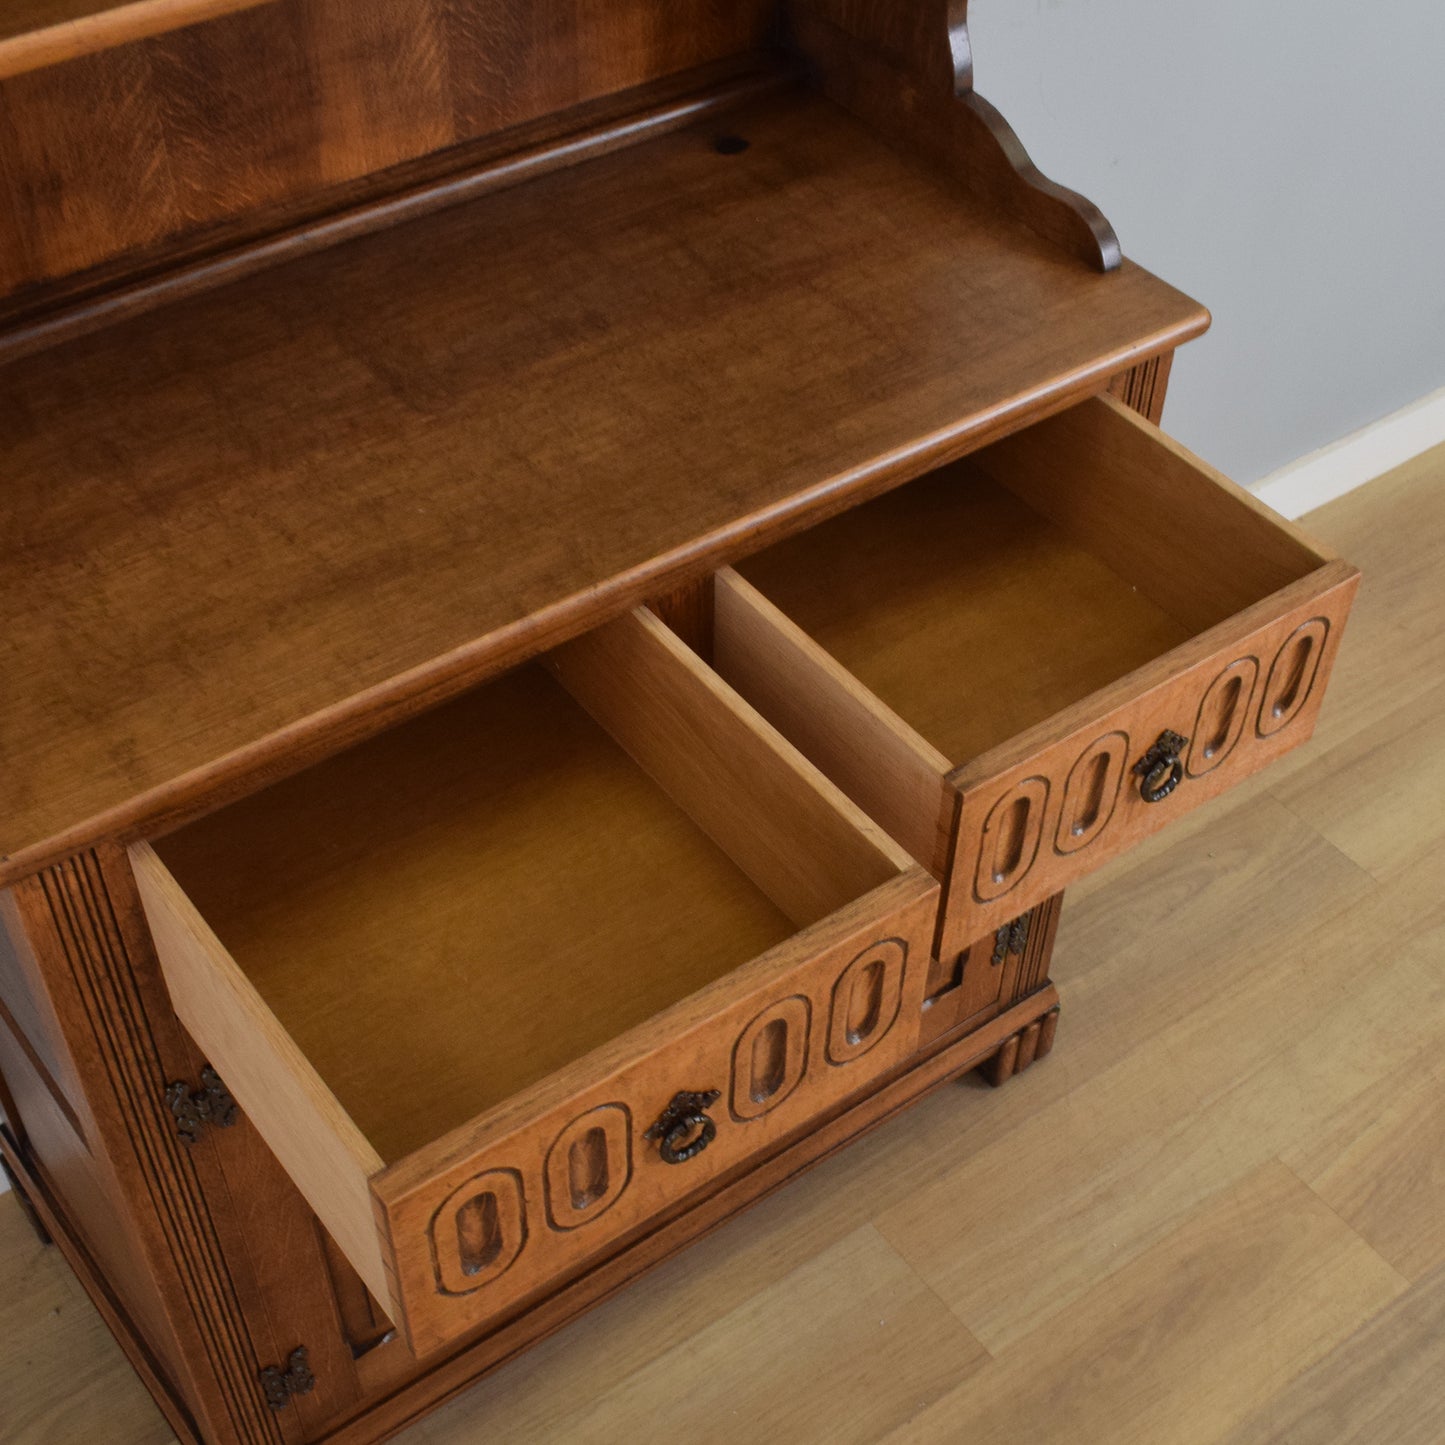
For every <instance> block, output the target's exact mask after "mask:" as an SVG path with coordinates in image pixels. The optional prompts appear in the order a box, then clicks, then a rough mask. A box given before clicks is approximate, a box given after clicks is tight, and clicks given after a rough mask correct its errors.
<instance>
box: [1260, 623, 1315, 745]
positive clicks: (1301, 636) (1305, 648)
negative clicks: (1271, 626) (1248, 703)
mask: <svg viewBox="0 0 1445 1445" xmlns="http://www.w3.org/2000/svg"><path fill="white" fill-rule="evenodd" d="M1329 635H1330V624H1329V621H1328V619H1327V618H1324V617H1312V618H1310V620H1309V621H1308V622H1306V623H1303V624H1302V625H1301V626H1299V627H1297V628H1295V630H1294V631H1293V632H1292V633H1290V635H1289V637H1288V638H1286V639H1285V642H1284V645H1283V646H1282V647H1281V648H1280V650H1279V651H1278V652H1277V653H1276V654H1275V658H1274V662H1273V663H1271V664H1270V669H1269V679H1268V681H1266V683H1265V685H1264V695H1263V696H1262V697H1261V698H1260V700H1259V723H1258V731H1259V735H1260V737H1262V738H1267V737H1271V736H1273V735H1274V734H1275V733H1277V732H1282V731H1283V730H1284V729H1285V728H1287V727H1288V726H1289V725H1290V724H1291V723H1292V722H1293V721H1294V720H1295V718H1297V717H1298V716H1299V712H1300V709H1301V708H1302V707H1303V706H1304V705H1305V703H1306V702H1307V701H1308V700H1309V695H1310V693H1311V692H1312V691H1313V690H1314V685H1315V678H1316V677H1318V676H1319V671H1320V663H1321V662H1323V661H1324V655H1325V639H1326V638H1327V637H1329Z"/></svg>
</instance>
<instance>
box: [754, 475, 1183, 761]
mask: <svg viewBox="0 0 1445 1445" xmlns="http://www.w3.org/2000/svg"><path fill="white" fill-rule="evenodd" d="M738 570H739V571H740V572H741V573H742V575H743V576H744V577H745V578H746V579H747V580H748V581H749V582H751V583H753V584H754V586H756V587H757V588H758V589H759V591H761V592H762V593H763V594H764V595H765V596H766V597H767V598H768V599H769V600H770V601H772V602H773V603H774V604H775V605H776V606H777V607H778V608H780V609H781V610H782V611H783V612H784V613H786V614H787V616H788V617H790V618H791V619H792V620H793V621H794V622H796V623H797V624H798V625H799V626H800V627H801V628H802V629H803V631H804V632H806V633H807V634H808V635H809V636H810V637H812V638H813V639H814V640H815V641H816V642H817V643H819V644H820V645H821V646H822V647H823V648H824V649H825V650H826V651H827V652H829V653H830V654H831V655H832V656H833V657H834V658H836V659H837V661H838V662H839V663H841V664H842V666H843V667H844V668H846V669H847V671H848V672H850V673H851V674H852V675H853V676H854V677H856V678H857V679H858V680H859V681H860V682H861V683H862V684H863V685H864V686H865V687H867V688H868V689H869V690H870V691H871V692H872V693H873V694H874V695H875V696H876V697H878V698H879V699H881V700H882V701H883V702H885V703H886V704H887V705H888V706H889V707H890V708H891V709H892V710H893V711H894V712H895V713H896V714H897V715H898V716H899V717H901V718H902V719H903V720H904V721H905V722H907V723H908V724H909V725H910V726H911V727H913V728H914V729H916V730H917V732H918V733H920V734H921V735H922V736H923V737H924V738H925V739H927V741H928V742H929V743H930V744H931V745H932V746H933V747H935V748H937V749H938V750H939V752H941V753H942V754H944V755H945V756H946V757H947V758H949V759H950V760H952V761H955V762H957V761H962V760H964V759H967V758H971V757H974V756H976V755H978V754H979V753H983V752H986V751H987V750H988V749H989V748H990V747H993V746H994V745H996V744H998V743H1000V742H1003V741H1004V740H1005V739H1007V738H1010V737H1012V736H1013V735H1014V734H1015V733H1018V732H1022V731H1023V730H1024V729H1025V728H1028V727H1032V726H1033V725H1034V724H1035V723H1037V722H1040V721H1042V720H1043V719H1044V718H1047V717H1049V716H1051V715H1052V714H1053V713H1055V712H1057V711H1058V710H1059V709H1060V708H1063V707H1067V706H1068V705H1069V704H1070V703H1073V702H1077V701H1078V700H1079V699H1080V698H1083V697H1087V696H1088V695H1089V693H1091V692H1093V691H1095V689H1097V688H1098V687H1100V686H1102V685H1104V684H1105V683H1108V682H1110V681H1112V680H1113V679H1115V678H1118V677H1122V676H1123V675H1124V674H1125V673H1128V672H1131V671H1133V669H1134V668H1136V667H1139V666H1141V665H1143V664H1144V663H1146V662H1148V661H1149V660H1150V659H1152V658H1155V657H1158V656H1159V654H1160V653H1162V652H1167V651H1168V650H1169V649H1170V648H1171V647H1174V646H1176V645H1177V644H1179V643H1180V642H1183V641H1184V640H1185V639H1186V638H1187V637H1188V636H1189V630H1188V628H1187V627H1185V626H1184V625H1183V624H1182V623H1181V622H1180V621H1179V620H1178V619H1177V618H1175V617H1173V616H1171V615H1170V613H1169V612H1168V611H1167V610H1166V609H1165V608H1164V607H1162V606H1160V605H1159V604H1158V603H1157V602H1155V601H1154V600H1153V599H1152V598H1150V597H1148V596H1146V595H1145V594H1144V593H1143V592H1141V591H1139V589H1138V588H1137V587H1135V586H1134V585H1133V584H1132V583H1131V582H1130V581H1129V580H1128V579H1127V578H1125V577H1123V576H1121V575H1119V573H1117V572H1115V571H1113V570H1112V569H1111V568H1110V567H1109V566H1108V565H1107V564H1106V563H1104V562H1103V561H1101V560H1100V559H1099V558H1098V557H1097V556H1096V555H1095V554H1094V553H1093V552H1091V551H1090V550H1089V548H1088V547H1087V546H1085V545H1084V544H1083V543H1082V542H1081V541H1080V540H1079V539H1078V538H1077V537H1075V536H1073V535H1071V534H1070V532H1069V531H1068V530H1067V529H1066V528H1064V527H1061V526H1058V525H1056V524H1055V523H1053V522H1051V521H1050V520H1049V519H1048V518H1047V517H1045V516H1042V515H1040V514H1039V513H1037V512H1035V511H1033V510H1032V509H1031V508H1030V507H1029V506H1028V504H1027V503H1026V502H1024V501H1023V500H1022V499H1020V498H1019V497H1018V496H1016V495H1015V494H1014V493H1013V492H1012V491H1010V490H1009V488H1008V487H1007V486H1005V485H1004V484H1003V483H1001V482H999V481H996V480H995V479H994V478H993V477H992V476H990V475H989V473H988V472H987V471H986V470H985V469H984V468H983V467H982V466H980V465H978V464H977V463H975V462H972V461H964V462H960V463H957V464H956V465H954V466H950V467H945V468H943V469H942V470H941V471H938V472H934V473H932V474H930V475H929V476H927V477H924V478H921V479H920V480H919V481H916V482H913V483H911V484H909V485H908V486H905V487H902V488H900V489H899V490H898V491H896V492H890V493H889V494H888V495H887V496H884V497H880V498H879V499H878V500H877V501H875V502H872V503H869V504H868V505H865V506H862V507H859V508H857V509H855V510H854V511H852V512H848V513H845V514H844V515H843V516H841V517H837V518H835V519H834V520H833V521H831V522H827V523H824V524H823V525H822V526H820V527H818V528H815V529H814V530H813V531H811V532H807V533H804V534H803V535H801V536H799V537H795V538H793V539H791V540H789V541H787V542H785V543H783V544H781V545H780V546H777V547H774V548H772V549H770V550H769V551H767V552H764V553H762V554H761V555H759V556H756V557H753V558H750V559H749V560H748V561H746V562H743V563H741V564H740V565H739V567H738Z"/></svg>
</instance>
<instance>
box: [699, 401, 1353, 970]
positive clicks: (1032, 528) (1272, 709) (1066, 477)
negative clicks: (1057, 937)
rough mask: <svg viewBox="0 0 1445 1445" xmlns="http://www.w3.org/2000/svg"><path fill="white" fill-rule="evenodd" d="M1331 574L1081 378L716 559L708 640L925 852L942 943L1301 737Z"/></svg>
mask: <svg viewBox="0 0 1445 1445" xmlns="http://www.w3.org/2000/svg"><path fill="white" fill-rule="evenodd" d="M1357 581H1358V575H1357V573H1356V572H1355V570H1354V569H1353V568H1352V567H1350V566H1348V565H1347V564H1346V563H1344V562H1341V561H1339V560H1337V559H1335V558H1333V557H1331V556H1329V555H1327V554H1326V553H1324V552H1323V551H1321V550H1320V549H1319V548H1317V547H1315V546H1314V545H1313V544H1311V543H1310V542H1309V541H1308V540H1306V539H1305V537H1303V536H1302V535H1301V534H1300V533H1299V532H1298V531H1297V530H1296V529H1295V528H1294V527H1292V526H1291V525H1290V524H1289V523H1287V522H1285V521H1284V520H1283V519H1282V518H1280V517H1278V516H1276V515H1275V514H1273V513H1272V512H1270V511H1269V510H1268V509H1267V508H1265V507H1263V506H1262V505H1260V504H1259V503H1258V502H1257V501H1256V500H1255V499H1254V498H1252V497H1251V496H1249V495H1248V494H1247V493H1246V492H1244V491H1242V490H1241V489H1240V488H1238V487H1236V486H1235V485H1234V484H1233V483H1231V482H1229V481H1228V480H1226V479H1225V478H1224V477H1222V476H1220V475H1219V474H1218V473H1216V472H1214V471H1212V470H1211V469H1210V468H1209V467H1207V466H1206V465H1205V464H1204V463H1202V462H1200V461H1199V460H1198V459H1197V458H1195V457H1193V456H1191V455H1190V454H1189V453H1187V452H1186V451H1185V450H1184V449H1183V448H1181V447H1180V446H1178V445H1177V444H1176V443H1174V442H1173V441H1171V440H1170V439H1169V438H1167V437H1165V436H1164V435H1162V434H1161V433H1160V432H1159V431H1158V430H1157V429H1156V428H1155V427H1153V426H1151V425H1150V424H1149V423H1148V422H1147V421H1145V420H1143V419H1142V418H1140V417H1139V416H1137V415H1135V414H1134V413H1133V412H1132V411H1130V410H1128V409H1127V408H1125V407H1123V406H1121V405H1120V404H1119V403H1117V402H1115V401H1114V400H1113V399H1112V398H1108V397H1098V398H1094V399H1091V400H1089V401H1087V402H1085V403H1083V404H1082V405H1080V406H1077V407H1074V408H1072V409H1070V410H1068V411H1065V412H1062V413H1060V414H1059V415H1058V416H1056V417H1053V418H1051V419H1049V420H1046V421H1044V422H1041V423H1039V424H1038V425H1036V426H1032V427H1030V428H1028V429H1026V430H1024V431H1021V432H1019V433H1017V434H1016V435H1014V436H1012V437H1009V438H1007V439H1005V440H1004V441H1002V442H999V443H997V444H995V445H993V446H990V447H988V448H986V449H984V450H982V451H980V452H978V453H976V454H974V455H973V456H971V457H969V458H967V459H966V460H965V461H963V462H961V463H958V464H956V465H953V466H950V467H946V468H944V469H942V470H940V471H938V472H935V473H933V474H932V475H930V476H928V477H926V478H924V479H922V480H920V481H917V482H913V483H910V484H909V485H907V486H905V487H903V488H900V489H899V490H898V491H896V492H893V493H891V494H889V495H888V496H885V497H883V498H881V499H879V500H877V501H875V502H871V503H868V504H867V505H865V506H862V507H859V508H857V509H856V510H854V511H852V512H849V513H847V514H845V515H843V516H840V517H837V518H835V519H833V520H832V521H829V522H826V523H824V524H822V525H821V526H819V527H817V528H815V529H813V530H812V531H810V532H807V533H805V534H803V535H801V536H798V537H795V538H792V539H790V540H789V541H786V542H783V543H780V544H779V545H777V546H775V547H772V548H770V549H768V550H767V551H765V552H762V553H759V554H758V555H756V556H754V557H752V558H750V559H748V560H747V561H746V562H743V563H741V564H739V567H738V570H737V571H732V570H727V569H725V570H724V571H722V572H720V573H719V574H718V576H717V579H716V586H715V604H716V605H715V636H714V639H713V662H714V666H715V667H716V669H717V671H718V672H719V673H720V674H721V675H722V676H723V677H724V678H725V679H727V680H728V681H729V682H730V683H731V684H732V685H733V686H734V687H736V688H737V690H738V691H739V692H741V693H742V694H743V695H744V696H745V697H747V698H748V699H749V700H750V701H751V702H752V703H753V704H754V706H756V707H757V708H758V710H759V711H760V712H762V713H763V714H764V716H766V717H768V718H769V719H770V720H771V721H772V722H774V723H775V724H776V725H777V726H778V727H779V728H780V729H781V731H782V732H783V733H784V734H786V735H787V736H788V737H790V738H791V739H792V740H793V741H794V742H795V743H797V744H798V746H799V747H800V748H801V749H802V751H803V752H804V753H806V754H807V755H808V756H809V757H811V758H812V759H813V760H814V761H815V762H816V763H818V764H819V766H820V767H822V769H823V771H824V772H826V773H828V774H829V776H831V777H832V778H833V779H834V780H835V781H836V782H838V783H839V784H840V785H841V786H842V787H843V788H844V790H845V791H846V792H847V793H848V794H849V795H850V796H851V797H853V798H854V799H855V800H856V801H858V802H859V803H860V804H861V805H862V806H863V807H864V809H865V810H866V811H867V812H868V813H870V814H871V815H872V816H873V817H874V818H876V819H877V820H878V821H879V822H880V823H882V824H883V825H884V827H885V828H887V829H888V830H889V831H890V832H891V833H892V835H893V836H894V837H896V838H898V839H899V840H900V841H901V842H903V843H904V844H905V845H906V846H907V847H908V848H909V850H910V851H911V852H912V853H913V855H914V857H916V858H918V859H919V860H920V861H922V862H924V863H926V864H927V865H928V866H929V867H930V868H931V869H932V870H933V871H934V873H935V874H936V875H937V876H938V877H939V878H941V879H943V880H945V893H944V905H943V914H942V918H941V922H940V929H939V935H938V945H937V952H938V957H939V959H940V960H943V961H945V962H946V961H947V960H948V959H949V958H950V957H952V956H956V954H957V953H958V951H959V950H961V949H963V948H964V947H966V946H967V945H968V944H969V943H971V942H973V941H975V940H978V939H980V938H983V937H984V936H985V935H987V934H988V933H989V932H990V931H991V930H994V929H997V928H998V927H1000V926H1001V925H1002V924H1005V923H1007V922H1009V921H1010V920H1012V919H1014V918H1017V917H1018V916H1020V915H1021V914H1023V913H1024V912H1025V911H1026V910H1028V909H1030V908H1033V907H1034V906H1035V905H1037V904H1039V903H1040V902H1042V901H1043V900H1044V899H1045V898H1046V897H1048V896H1049V895H1051V894H1054V893H1057V892H1058V891H1059V890H1060V889H1062V888H1064V887H1065V886H1066V885H1067V884H1069V883H1070V882H1072V881H1073V880H1075V879H1077V878H1079V877H1081V876H1082V875H1083V874H1085V873H1087V872H1089V871H1090V870H1092V869H1094V868H1097V867H1098V866H1099V865H1100V864H1102V863H1104V862H1106V861H1108V860H1109V859H1110V858H1113V857H1115V856H1117V855H1118V854H1119V853H1120V852H1122V851H1123V850H1124V849H1126V848H1128V847H1129V846H1130V845H1131V844H1133V843H1135V842H1137V841H1139V840H1140V839H1141V838H1143V837H1145V836H1146V835H1148V834H1150V833H1153V832H1155V831H1156V830H1158V829H1159V828H1161V827H1163V826H1164V825H1165V824H1166V823H1168V822H1169V821H1170V820H1172V819H1174V818H1178V817H1180V816H1182V815H1183V814H1184V813H1185V812H1187V811H1188V810H1189V809H1190V808H1192V807H1194V806H1196V805H1197V804H1199V803H1201V802H1204V801H1205V800H1206V799H1208V798H1211V797H1214V796H1216V795H1217V794H1219V793H1220V792H1222V791H1223V790H1225V789H1226V788H1229V787H1231V786H1233V785H1234V784H1235V783H1238V782H1239V781H1240V780H1241V779H1243V778H1245V777H1247V776H1248V775H1249V774H1251V773H1253V772H1255V771H1257V770H1258V769H1259V768H1261V767H1263V766H1264V765H1265V764H1266V763H1268V762H1270V761H1271V760H1272V759H1274V758H1277V757H1279V756H1280V755H1281V754H1282V753H1284V752H1286V751H1287V750H1288V749H1290V748H1292V747H1294V746H1296V745H1297V744H1299V743H1301V742H1303V741H1304V740H1305V739H1306V738H1307V737H1309V735H1310V733H1311V731H1312V729H1313V724H1314V720H1315V717H1316V714H1317V713H1318V710H1319V706H1320V701H1321V698H1322V696H1323V694H1324V690H1325V684H1326V681H1327V679H1328V676H1329V672H1330V668H1331V664H1332V663H1333V660H1334V657H1335V652H1336V649H1337V647H1338V645H1339V641H1340V633H1341V629H1342V626H1343V623H1344V620H1345V616H1346V614H1347V612H1348V609H1349V606H1350V602H1351V600H1352V598H1353V595H1354V591H1355V587H1356V583H1357Z"/></svg>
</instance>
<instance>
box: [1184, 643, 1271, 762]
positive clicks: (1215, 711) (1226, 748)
mask: <svg viewBox="0 0 1445 1445" xmlns="http://www.w3.org/2000/svg"><path fill="white" fill-rule="evenodd" d="M1258 680H1259V662H1258V660H1257V659H1256V658H1253V657H1241V658H1238V659H1237V660H1236V661H1234V662H1231V663H1230V664H1229V666H1228V667H1226V668H1225V669H1224V671H1223V672H1221V673H1220V674H1219V676H1218V677H1216V678H1215V679H1214V681H1213V682H1211V683H1210V684H1209V687H1208V688H1207V690H1206V691H1205V694H1204V696H1203V698H1202V699H1201V700H1200V703H1199V716H1198V717H1197V718H1196V719H1195V720H1194V734H1193V738H1192V740H1191V742H1190V744H1189V762H1188V769H1189V776H1190V777H1191V778H1202V777H1203V776H1204V775H1205V773H1208V772H1212V771H1213V770H1214V769H1215V768H1217V767H1218V766H1219V765H1220V763H1222V762H1223V761H1224V760H1225V758H1227V757H1228V756H1229V755H1230V753H1232V752H1233V751H1234V749H1235V745H1236V744H1237V743H1238V742H1239V739H1240V738H1241V736H1243V733H1244V724H1245V721H1246V720H1247V719H1248V717H1249V707H1250V704H1251V703H1252V702H1253V700H1254V685H1255V683H1256V682H1257V681H1258Z"/></svg>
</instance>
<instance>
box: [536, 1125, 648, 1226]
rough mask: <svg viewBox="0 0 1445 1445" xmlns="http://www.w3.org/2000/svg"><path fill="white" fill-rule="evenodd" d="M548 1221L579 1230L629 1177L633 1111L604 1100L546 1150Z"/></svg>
mask: <svg viewBox="0 0 1445 1445" xmlns="http://www.w3.org/2000/svg"><path fill="white" fill-rule="evenodd" d="M544 1177H545V1179H546V1184H547V1222H548V1223H549V1224H550V1225H551V1226H552V1228H553V1229H564V1230H565V1229H578V1228H580V1227H581V1226H582V1225H584V1224H590V1223H591V1222H592V1221H593V1220H594V1219H596V1218H597V1217H598V1216H599V1215H601V1214H603V1213H605V1212H606V1211H607V1210H608V1209H609V1208H610V1207H611V1206H612V1205H613V1204H615V1203H616V1202H617V1200H618V1198H619V1197H620V1196H621V1194H622V1191H623V1190H624V1189H626V1188H627V1185H628V1182H629V1181H630V1180H631V1178H632V1115H631V1114H630V1113H629V1112H628V1110H627V1109H626V1108H625V1107H624V1106H623V1105H621V1104H603V1105H601V1106H600V1107H599V1108H596V1109H589V1110H588V1111H587V1113H585V1114H583V1115H581V1116H580V1117H579V1118H576V1119H574V1120H573V1121H572V1122H571V1123H570V1124H568V1125H567V1127H566V1128H565V1129H563V1130H562V1132H561V1133H560V1134H559V1135H558V1136H557V1138H556V1140H555V1141H554V1142H553V1144H552V1147H551V1148H550V1149H549V1150H548V1151H547V1168H546V1172H545V1176H544Z"/></svg>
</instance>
